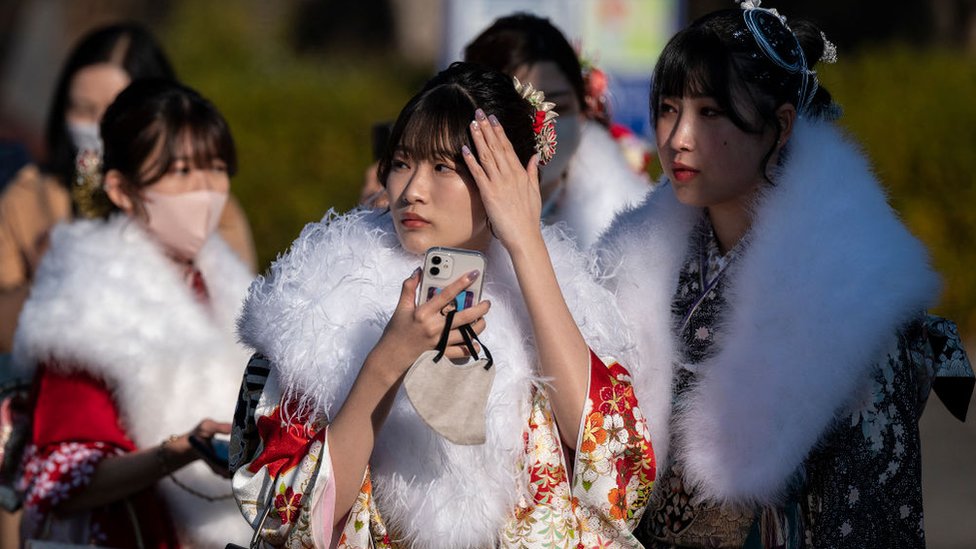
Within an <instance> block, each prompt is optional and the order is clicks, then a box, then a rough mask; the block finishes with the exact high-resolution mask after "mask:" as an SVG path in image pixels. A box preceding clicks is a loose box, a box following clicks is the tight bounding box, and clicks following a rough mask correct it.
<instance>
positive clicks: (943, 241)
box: [821, 46, 976, 340]
mask: <svg viewBox="0 0 976 549" xmlns="http://www.w3.org/2000/svg"><path fill="white" fill-rule="evenodd" d="M841 56H842V57H841V62H839V63H838V64H836V65H828V66H826V67H825V68H823V69H822V71H821V72H822V73H823V75H822V79H823V81H824V84H825V85H826V86H827V88H828V89H829V90H830V91H831V93H832V94H833V95H834V99H835V100H836V101H837V102H838V103H840V104H841V106H842V107H843V108H844V115H843V117H842V118H841V119H840V122H841V123H842V125H843V126H844V127H846V128H847V129H848V130H849V131H850V132H851V133H853V134H854V135H855V136H856V137H857V138H858V139H859V140H860V141H861V143H863V145H864V147H865V149H866V150H867V152H868V155H869V156H870V158H871V160H872V162H873V164H874V167H875V170H876V171H877V173H878V175H879V176H880V178H881V180H882V181H883V182H884V183H885V185H886V186H887V187H888V190H889V192H890V196H891V204H892V206H894V208H895V209H896V210H898V212H900V213H901V215H902V217H903V219H904V220H905V222H906V223H907V224H908V226H909V227H910V228H911V230H912V231H913V232H914V233H915V234H916V235H917V236H918V237H919V238H921V239H922V240H923V241H924V242H925V243H926V244H927V245H928V247H929V249H930V250H931V253H932V258H933V264H934V265H935V267H936V269H937V270H938V271H939V272H940V273H942V275H943V277H944V282H945V287H944V291H943V295H942V300H941V303H940V305H939V307H938V309H937V310H936V312H938V313H940V314H943V315H946V316H948V317H950V318H953V319H955V320H956V321H957V322H958V323H959V325H960V329H961V330H962V332H963V334H965V335H966V336H968V339H970V340H972V339H973V338H974V336H976V277H974V276H973V273H972V269H973V267H974V266H976V185H974V174H976V154H974V153H976V150H974V148H976V101H974V100H973V98H974V97H976V62H974V59H973V58H972V57H971V56H966V55H964V54H962V53H959V52H950V51H933V50H927V51H919V50H915V49H910V48H908V47H902V46H892V47H887V48H883V49H874V50H871V51H864V52H861V53H860V54H857V55H848V56H844V55H843V52H841Z"/></svg>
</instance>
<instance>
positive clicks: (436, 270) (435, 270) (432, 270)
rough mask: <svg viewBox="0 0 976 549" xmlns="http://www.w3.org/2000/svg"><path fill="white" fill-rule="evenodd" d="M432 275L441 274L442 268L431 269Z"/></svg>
mask: <svg viewBox="0 0 976 549" xmlns="http://www.w3.org/2000/svg"><path fill="white" fill-rule="evenodd" d="M430 274H431V276H437V275H439V274H441V269H440V267H431V268H430Z"/></svg>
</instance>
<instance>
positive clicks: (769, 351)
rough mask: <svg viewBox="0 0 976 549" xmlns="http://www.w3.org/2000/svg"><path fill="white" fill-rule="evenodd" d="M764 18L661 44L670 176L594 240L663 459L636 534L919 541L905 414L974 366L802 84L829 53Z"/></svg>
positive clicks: (749, 9)
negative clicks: (633, 342) (629, 338)
mask: <svg viewBox="0 0 976 549" xmlns="http://www.w3.org/2000/svg"><path fill="white" fill-rule="evenodd" d="M758 4H759V2H743V5H744V8H743V9H742V10H726V11H721V12H716V13H713V14H711V15H707V16H705V17H703V18H701V19H700V20H698V21H696V22H694V23H693V24H692V25H691V26H690V27H689V28H687V29H685V30H683V31H681V32H679V33H678V34H677V35H676V36H675V37H674V38H672V39H671V41H670V42H669V43H668V45H667V47H666V48H665V50H664V52H663V53H662V55H661V57H660V59H659V61H658V64H657V67H656V68H655V73H654V79H653V81H654V85H653V89H652V96H651V109H652V118H653V120H654V121H655V127H656V132H657V145H658V151H659V154H660V158H661V163H662V167H663V168H664V173H665V176H666V180H665V182H664V183H663V186H662V187H661V188H660V189H659V190H658V191H655V193H654V194H653V195H652V196H651V197H650V198H649V199H648V200H647V201H645V203H644V204H642V205H641V206H639V207H637V208H636V209H634V210H631V211H629V212H627V213H625V214H623V215H622V216H621V217H620V218H619V219H618V220H617V221H616V222H615V223H614V225H613V226H612V227H611V229H610V231H609V232H608V234H607V235H606V236H605V237H604V238H603V239H602V241H601V242H600V244H599V246H598V251H599V254H600V262H601V268H602V269H603V270H604V272H605V274H606V276H607V282H608V285H609V287H611V288H612V289H613V290H614V291H615V292H616V297H617V302H618V303H619V305H620V309H621V311H622V313H623V314H624V316H625V317H626V318H627V320H628V321H629V323H630V324H631V325H632V327H633V330H634V333H635V335H636V338H637V346H636V351H637V355H638V358H637V359H635V360H634V361H633V363H634V365H635V366H634V379H635V389H636V392H637V395H638V397H640V399H641V403H642V404H644V406H643V409H644V412H645V414H646V416H647V418H648V424H649V427H650V432H651V435H652V437H653V440H654V445H655V452H656V454H657V456H658V458H659V460H660V463H661V471H662V473H661V476H660V478H659V479H658V481H657V484H656V486H655V488H654V490H653V491H652V495H651V501H650V504H649V506H648V509H647V511H646V512H645V514H644V517H643V520H642V523H641V526H640V528H639V529H638V537H639V538H641V540H642V541H643V543H644V544H645V545H646V546H649V547H764V548H769V547H783V548H787V547H788V548H793V547H806V546H813V547H920V546H923V545H924V534H923V529H922V491H921V485H920V467H919V453H920V449H919V436H918V418H919V415H920V414H921V412H922V408H923V406H924V404H925V399H926V397H927V395H928V389H929V386H930V383H931V382H932V379H933V377H934V376H935V375H936V374H937V373H939V374H941V375H942V376H946V375H949V376H956V377H964V376H966V375H969V376H971V375H972V370H971V369H969V367H968V362H967V361H966V358H965V354H964V353H963V351H962V349H961V347H960V346H959V339H958V335H957V333H956V330H955V326H954V325H952V323H950V322H948V321H945V320H942V319H935V318H932V317H926V316H925V315H924V310H925V309H926V308H927V307H929V306H931V305H933V304H934V303H935V300H936V297H937V293H938V288H939V282H938V277H937V276H936V274H935V273H934V272H933V271H932V269H931V268H930V267H929V259H928V256H927V253H926V251H925V249H924V248H923V246H922V245H921V244H920V243H919V242H918V241H917V240H916V239H915V238H914V237H913V236H912V235H911V234H910V233H909V232H908V230H907V229H906V228H905V226H904V225H903V224H902V223H901V222H900V221H899V220H898V218H897V216H896V214H895V213H894V212H893V211H892V210H891V208H890V207H889V206H888V204H887V202H886V200H885V194H884V191H883V190H882V187H881V185H880V184H879V183H878V181H877V180H876V179H875V177H874V175H873V174H872V173H871V171H870V168H869V167H868V163H867V161H866V160H865V158H864V157H863V155H862V154H861V152H860V151H859V149H858V147H857V146H856V145H855V144H854V143H852V142H851V141H850V140H849V139H848V138H847V137H845V136H844V135H843V134H842V132H841V131H840V130H839V129H838V128H837V127H836V126H835V125H833V124H832V123H830V122H829V118H830V115H832V114H834V113H835V112H836V107H835V106H834V105H832V102H831V98H830V95H829V94H828V93H827V91H826V90H825V89H823V88H822V87H818V84H817V79H816V73H815V72H813V71H812V68H813V65H814V64H815V63H816V62H817V61H818V60H821V59H822V58H824V57H826V58H830V57H832V56H833V55H832V49H833V48H832V46H831V45H830V44H829V43H828V42H826V39H825V38H823V35H822V34H821V33H820V32H819V31H818V30H816V29H815V28H813V26H812V25H809V24H805V23H803V22H791V26H792V28H790V27H789V26H787V25H786V23H785V19H784V18H782V17H781V16H780V15H779V14H778V13H776V12H775V11H774V10H766V9H762V8H758V7H757V5H758ZM825 52H826V54H825ZM808 63H809V65H808ZM936 379H937V381H936V385H935V388H936V390H937V392H938V391H939V390H940V387H942V386H943V385H942V384H943V383H946V381H945V380H946V378H945V377H938V378H936ZM956 381H959V380H958V379H957V380H956ZM971 388H972V385H971V384H970V385H969V390H970V391H971ZM966 403H968V394H967V395H965V399H964V400H960V401H959V402H955V403H953V404H954V405H955V406H956V408H955V411H956V412H957V413H958V414H960V415H964V413H965V408H966Z"/></svg>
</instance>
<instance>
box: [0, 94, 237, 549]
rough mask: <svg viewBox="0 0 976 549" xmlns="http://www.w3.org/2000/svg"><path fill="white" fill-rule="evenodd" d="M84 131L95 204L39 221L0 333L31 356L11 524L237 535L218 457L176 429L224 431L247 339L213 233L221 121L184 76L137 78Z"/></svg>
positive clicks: (103, 541) (195, 436)
mask: <svg viewBox="0 0 976 549" xmlns="http://www.w3.org/2000/svg"><path fill="white" fill-rule="evenodd" d="M100 133H101V136H102V140H103V141H104V157H103V158H102V159H100V160H99V161H97V162H96V163H94V164H90V165H86V166H83V169H82V172H81V173H82V176H83V177H82V179H81V181H79V182H76V185H78V186H79V187H80V188H79V189H78V191H77V192H78V193H79V194H81V193H83V194H84V195H85V197H86V204H87V205H88V206H89V207H88V209H87V210H86V211H87V212H89V213H90V214H94V213H99V214H100V215H99V216H98V217H96V218H93V219H80V220H75V221H73V222H71V223H69V224H63V225H60V226H58V227H57V228H55V229H54V231H53V233H52V235H51V247H50V250H49V251H48V252H47V255H46V258H45V260H44V262H43V263H42V264H41V267H40V269H39V270H38V272H37V277H36V279H35V281H34V285H33V288H32V289H31V295H30V298H29V299H28V301H27V302H26V304H25V305H24V310H23V313H22V314H21V317H20V322H19V326H18V329H17V334H16V338H15V340H14V360H15V363H16V364H17V365H18V366H19V367H21V368H22V369H23V370H24V371H36V374H35V390H34V395H35V396H34V410H33V433H32V438H31V446H30V447H29V448H28V450H27V455H26V457H25V461H24V487H25V493H24V514H23V523H22V529H21V533H22V536H23V537H24V538H25V539H26V540H45V541H52V542H61V543H74V544H81V545H99V546H105V547H155V548H163V547H180V546H182V547H188V546H190V547H223V546H224V545H225V544H226V543H227V541H232V540H233V541H236V542H238V543H241V542H245V541H246V540H247V537H248V534H249V533H250V531H249V530H248V528H247V526H246V524H245V523H244V522H243V521H241V518H240V514H239V513H238V511H237V508H236V506H235V505H234V502H233V501H232V500H231V498H230V481H229V480H228V478H227V476H229V472H228V471H227V469H226V466H225V467H224V468H221V467H219V466H218V464H216V463H215V462H213V463H211V462H208V463H206V464H205V463H203V462H202V461H201V458H204V457H206V456H205V455H204V454H202V453H201V452H199V451H197V450H195V449H194V447H193V442H194V441H196V442H197V443H198V446H202V447H205V448H208V449H209V448H210V447H212V439H213V438H214V436H215V435H218V434H220V433H224V434H226V433H229V431H230V424H229V423H226V421H227V420H229V419H231V416H232V414H233V406H232V404H231V401H232V400H233V398H234V391H235V389H236V386H237V380H238V379H239V376H240V361H242V360H245V359H246V356H247V353H246V351H245V350H244V349H243V348H242V347H240V346H239V345H238V344H237V342H236V339H235V337H234V320H235V318H236V315H237V313H238V311H239V309H240V305H241V301H242V300H243V297H244V293H245V291H246V289H247V285H248V283H249V282H250V281H251V279H252V278H253V277H252V275H251V273H250V271H249V270H248V268H247V267H246V266H245V265H244V264H243V263H242V262H241V260H240V259H239V258H238V257H237V256H236V255H235V254H234V253H233V252H232V251H231V249H230V248H229V247H228V245H227V244H226V243H225V242H224V241H223V239H221V238H220V237H219V236H218V235H216V234H214V232H215V230H216V227H217V223H218V221H219V219H220V215H221V210H222V209H223V207H224V204H225V203H226V200H227V193H228V191H229V187H230V176H231V175H233V174H234V173H235V171H236V167H237V166H236V153H235V150H234V142H233V139H232V138H231V134H230V130H229V128H228V126H227V123H226V121H225V120H224V118H223V117H222V116H221V115H220V113H219V112H218V111H217V109H216V108H215V107H214V106H213V104H211V103H210V102H209V101H207V100H206V99H204V98H202V97H201V96H200V95H199V94H197V93H196V92H194V91H193V90H190V89H188V88H186V87H184V86H182V85H180V84H177V83H175V82H172V81H168V80H140V81H138V82H134V83H132V84H130V85H129V86H128V87H127V88H126V89H125V90H124V91H122V93H121V94H119V95H118V97H116V98H115V100H114V102H113V103H112V104H111V105H110V106H109V107H108V109H107V111H106V112H105V116H104V118H103V119H102V123H101V129H100ZM209 455H210V452H209V451H208V452H207V456H209ZM208 465H209V467H208Z"/></svg>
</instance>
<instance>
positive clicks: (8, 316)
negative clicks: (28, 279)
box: [0, 284, 30, 353]
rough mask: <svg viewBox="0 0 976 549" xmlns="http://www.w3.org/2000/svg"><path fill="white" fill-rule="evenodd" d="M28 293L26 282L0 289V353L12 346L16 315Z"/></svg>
mask: <svg viewBox="0 0 976 549" xmlns="http://www.w3.org/2000/svg"><path fill="white" fill-rule="evenodd" d="M29 293H30V285H28V284H23V285H20V286H14V287H12V288H9V289H5V290H0V353H9V352H10V350H11V349H12V348H13V341H14V331H15V330H16V329H17V317H18V316H20V310H21V309H22V308H23V307H24V302H25V301H27V296H28V294H29Z"/></svg>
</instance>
